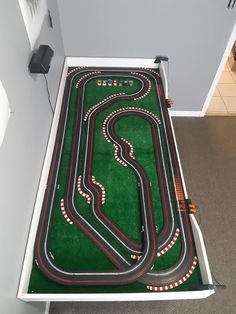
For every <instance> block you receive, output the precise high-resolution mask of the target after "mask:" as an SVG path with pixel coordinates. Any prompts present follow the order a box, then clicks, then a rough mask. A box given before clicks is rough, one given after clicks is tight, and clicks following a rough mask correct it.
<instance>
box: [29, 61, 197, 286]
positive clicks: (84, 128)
mask: <svg viewBox="0 0 236 314" xmlns="http://www.w3.org/2000/svg"><path fill="white" fill-rule="evenodd" d="M113 77H115V78H123V77H125V78H127V79H129V80H134V81H137V82H138V83H139V88H138V90H136V91H135V92H134V93H130V94H127V93H124V92H122V93H115V94H112V95H109V96H108V97H106V98H104V99H102V100H100V101H99V102H98V103H96V104H95V105H93V106H90V108H89V109H87V110H85V108H84V103H85V98H86V86H87V84H88V83H89V82H91V81H92V80H94V81H96V80H98V79H99V80H103V79H107V78H113ZM75 81H76V89H77V95H76V109H75V114H74V121H73V132H72V135H71V137H72V139H71V148H70V153H69V157H68V158H69V159H68V165H69V166H68V171H67V178H66V184H65V193H64V198H63V199H61V203H60V206H61V211H62V214H63V216H64V218H65V220H66V222H67V223H68V224H69V225H76V226H77V227H78V229H79V230H80V231H82V232H83V233H84V234H85V235H86V236H87V237H88V238H89V239H90V240H91V241H92V242H93V243H94V245H95V246H96V247H98V248H99V249H100V250H101V251H102V252H103V253H104V255H105V256H106V257H107V258H108V259H109V260H110V261H111V262H112V263H113V264H114V266H115V269H112V270H110V271H109V270H107V269H106V270H99V271H96V269H95V270H92V271H91V270H90V271H80V270H79V269H76V270H73V271H71V270H68V269H66V268H65V269H64V268H63V267H61V266H59V265H57V263H56V262H55V260H54V258H53V256H52V254H50V248H49V244H48V237H49V233H50V227H51V223H52V221H51V220H52V216H53V215H52V213H53V200H54V196H55V192H56V189H57V178H58V172H59V167H60V162H61V158H62V147H63V144H64V141H65V140H66V138H65V130H66V127H67V117H68V110H69V99H70V94H71V90H72V85H73V82H75ZM152 88H154V89H155V95H156V99H157V102H158V103H159V104H160V113H161V116H160V117H158V116H157V115H156V114H154V113H153V112H151V111H149V110H147V109H145V108H141V107H140V106H137V107H134V106H133V105H132V106H129V103H132V104H133V101H136V102H137V104H138V101H139V100H140V99H145V97H146V96H147V95H148V94H149V92H150V90H151V89H152ZM117 102H122V104H123V105H122V107H121V108H119V109H115V110H112V107H113V105H114V104H116V103H117ZM107 108H110V109H111V110H112V111H111V112H110V113H109V114H108V115H107V116H106V118H105V119H104V120H103V123H102V125H100V129H98V128H97V125H96V121H97V119H98V117H99V115H100V114H101V113H102V112H103V111H104V110H106V109H107ZM126 117H130V118H132V117H136V118H138V119H140V120H143V121H145V123H146V124H147V125H148V127H149V129H150V132H151V135H152V146H153V153H154V158H155V169H156V176H157V180H158V184H159V193H160V199H161V205H162V211H163V226H162V228H161V230H158V229H157V228H156V225H157V222H156V221H155V217H154V216H155V215H154V212H155V210H161V209H155V208H154V206H153V201H152V191H151V187H150V181H149V178H148V174H147V173H146V171H145V169H144V167H143V166H142V165H141V164H140V163H139V162H138V157H137V159H136V156H135V150H134V149H133V146H132V143H129V142H128V141H127V140H126V139H125V138H122V137H120V136H119V134H118V133H117V132H116V125H117V124H118V123H119V121H122V120H124V119H125V118H126ZM96 132H102V134H103V136H104V141H107V142H108V143H109V144H108V145H113V150H114V162H118V163H120V164H121V165H122V166H123V167H128V168H129V169H130V170H131V171H132V172H133V174H134V175H135V177H136V182H137V189H138V194H139V204H140V219H141V228H142V237H141V240H142V241H141V242H138V241H135V240H134V239H131V238H130V237H129V236H128V234H127V233H126V232H125V231H124V230H122V229H121V228H120V227H119V226H118V225H117V224H116V223H115V222H114V221H113V220H112V219H111V218H109V215H107V214H106V213H105V212H104V211H103V204H104V202H105V201H106V194H105V189H104V187H103V185H102V184H101V183H100V182H97V181H96V178H95V177H94V176H93V158H94V145H95V134H96ZM163 136H164V141H165V145H166V146H167V155H168V158H169V160H170V161H171V162H170V164H171V167H170V168H171V170H170V173H171V175H168V171H167V162H166V158H164V151H163V145H164V144H163ZM79 169H82V170H79ZM170 177H171V178H170ZM124 180H125V178H124ZM173 187H174V192H173ZM107 188H112V187H107ZM127 188H128V187H127ZM78 192H79V194H80V195H81V196H82V197H83V198H85V200H86V201H87V203H88V204H89V209H90V213H91V215H92V217H93V219H94V221H95V222H96V223H91V221H89V220H88V219H87V218H86V217H85V215H84V214H83V211H81V209H80V207H79V206H78V205H77V204H76V202H75V197H76V195H77V194H78ZM173 196H174V200H173ZM114 210H115V209H114ZM127 210H128V209H127ZM189 212H190V211H189V203H188V200H186V198H185V194H184V188H183V182H182V178H181V172H180V167H179V161H178V157H177V152H176V147H175V142H174V137H173V134H172V128H171V122H170V118H169V113H168V108H167V103H166V99H165V96H164V91H163V87H162V82H161V79H160V76H159V74H158V73H157V72H156V71H154V70H151V69H142V68H130V69H129V68H96V67H94V68H86V67H81V68H75V69H73V70H72V71H70V72H69V73H68V75H67V79H66V85H65V90H64V96H63V102H62V107H61V112H60V117H59V122H58V128H57V135H56V139H55V144H54V150H53V155H52V160H51V166H50V170H49V175H48V181H47V188H46V189H45V194H44V200H43V205H42V211H41V216H40V220H39V225H38V231H37V236H36V241H35V248H34V254H35V260H36V262H37V265H38V267H39V268H40V270H41V271H42V272H43V274H44V275H46V276H47V277H48V278H49V279H51V280H53V281H54V282H57V283H59V284H62V285H69V286H70V285H71V286H73V285H81V286H97V285H100V286H106V285H109V286H110V285H124V284H128V283H131V282H134V281H137V282H140V283H143V284H144V285H146V287H147V289H149V290H152V291H165V290H169V289H174V288H176V287H177V286H179V285H181V284H182V283H184V282H185V281H186V280H187V279H188V278H189V277H190V276H191V274H192V273H193V271H194V269H195V267H196V264H197V257H196V252H195V244H194V239H193V234H192V230H191V225H190V220H189ZM127 219H129V218H128V214H127ZM97 225H99V228H97V227H96V226H97ZM101 229H102V230H104V231H105V233H104V232H101ZM177 239H180V241H181V252H180V254H179V256H178V259H177V261H174V263H173V265H171V266H170V267H168V268H167V269H162V270H154V269H153V265H154V263H157V264H158V259H159V258H160V256H162V255H164V254H165V253H166V252H167V251H168V250H171V248H172V247H173V246H174V245H175V242H176V240H177ZM119 247H121V248H122V250H120V249H119ZM124 252H125V253H124ZM80 258H83V256H78V259H80ZM91 267H92V266H91Z"/></svg>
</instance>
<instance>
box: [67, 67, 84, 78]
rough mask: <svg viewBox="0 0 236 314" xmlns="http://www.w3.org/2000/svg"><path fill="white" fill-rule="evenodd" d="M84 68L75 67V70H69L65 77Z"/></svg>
mask: <svg viewBox="0 0 236 314" xmlns="http://www.w3.org/2000/svg"><path fill="white" fill-rule="evenodd" d="M84 68H86V67H85V66H84V67H77V68H75V69H73V70H71V71H70V72H68V73H67V75H66V76H69V75H70V74H72V73H74V72H75V71H77V70H80V69H84Z"/></svg>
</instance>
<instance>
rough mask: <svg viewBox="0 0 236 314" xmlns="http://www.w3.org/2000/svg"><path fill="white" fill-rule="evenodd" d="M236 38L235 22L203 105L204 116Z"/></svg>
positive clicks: (202, 114) (202, 112) (202, 113)
mask: <svg viewBox="0 0 236 314" xmlns="http://www.w3.org/2000/svg"><path fill="white" fill-rule="evenodd" d="M235 40H236V23H234V27H233V30H232V32H231V35H230V37H229V40H228V43H227V45H226V49H225V52H224V54H223V57H222V59H221V61H220V64H219V67H218V70H217V71H216V75H215V77H214V80H213V82H212V84H211V87H210V90H209V92H208V95H207V97H206V100H205V103H204V105H203V107H202V111H201V116H202V117H203V116H205V114H206V111H207V108H208V106H209V104H210V101H211V98H212V96H213V94H214V92H215V90H216V86H217V84H218V82H219V79H220V76H221V73H222V71H223V69H224V66H225V64H226V62H227V59H228V56H229V55H230V51H231V49H232V47H233V44H234V42H235Z"/></svg>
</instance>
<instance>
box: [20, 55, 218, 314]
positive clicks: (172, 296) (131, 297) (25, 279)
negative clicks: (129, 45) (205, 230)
mask: <svg viewBox="0 0 236 314" xmlns="http://www.w3.org/2000/svg"><path fill="white" fill-rule="evenodd" d="M73 59H76V60H77V61H76V62H78V60H79V61H80V60H81V59H83V62H84V63H83V62H82V60H81V63H75V64H73V63H72V59H71V58H66V60H65V64H64V68H63V74H62V77H61V82H60V88H59V91H58V97H57V102H56V108H55V112H54V118H53V123H52V128H51V132H50V138H49V142H48V148H47V152H46V156H45V160H44V165H43V170H42V175H41V179H40V184H39V189H38V193H37V198H36V203H35V209H34V213H33V218H32V222H31V228H30V233H29V237H28V242H27V247H26V252H25V257H24V263H23V268H22V273H21V279H20V285H19V289H18V295H17V297H18V298H19V299H21V300H23V301H26V302H32V301H36V302H40V301H41V302H45V301H47V302H49V301H80V302H82V301H138V300H139V301H145V300H146V301H148V300H178V299H202V298H206V297H208V296H209V295H211V294H212V293H214V290H200V291H184V292H162V293H155V292H147V293H111V294H105V293H104V294H103V293H96V294H94V293H93V294H91V293H90V294H88V293H86V294H84V293H83V294H78V293H76V294H43V293H38V294H30V293H27V291H28V284H29V279H30V274H31V268H32V261H33V248H34V242H35V237H36V233H37V226H38V222H39V217H40V212H41V207H42V202H43V197H44V191H45V187H46V183H47V177H48V173H49V168H50V162H51V158H52V153H53V147H54V142H55V138H56V131H57V125H58V121H59V115H60V110H61V105H62V98H63V92H64V87H65V81H66V72H67V68H68V67H69V66H114V63H110V61H111V59H114V58H109V60H108V61H109V62H107V63H106V62H105V59H104V58H99V60H100V61H102V59H103V61H102V62H100V63H99V62H98V63H97V62H96V61H93V60H96V59H97V58H91V59H90V58H73ZM85 59H86V60H87V59H90V60H88V63H85ZM117 59H119V60H117ZM114 60H117V61H118V62H117V67H118V66H127V67H130V66H138V67H140V66H143V67H151V66H150V64H151V63H149V65H148V62H147V60H149V62H150V60H151V59H143V60H146V61H145V62H146V64H145V65H144V63H143V64H140V63H138V64H137V60H142V59H137V60H135V62H134V63H131V62H130V60H132V59H123V58H115V59H114ZM125 60H126V62H124V61H125ZM127 60H128V61H127ZM121 61H122V65H121V63H120V62H121ZM93 62H94V64H92V63H93ZM152 62H153V63H154V59H152ZM118 64H119V65H118ZM131 64H132V65H131ZM152 66H153V64H152ZM155 67H157V65H156V64H155ZM171 126H172V131H173V135H174V130H173V125H172V120H171ZM174 140H175V135H174ZM175 145H176V140H175ZM176 148H177V146H176ZM177 155H178V150H177ZM178 159H179V155H178ZM179 164H180V160H179ZM180 169H181V175H182V180H183V184H184V190H185V195H186V197H187V191H186V186H185V183H184V178H183V173H182V167H181V164H180ZM196 226H197V223H193V228H194V230H195V231H194V232H195V233H198V232H199V231H200V229H199V227H198V228H197V227H196ZM201 237H202V235H201V236H198V238H199V239H200V238H201ZM198 243H199V244H200V252H203V251H204V250H205V248H204V243H203V241H200V240H199V241H198ZM202 248H204V250H203V249H202ZM204 252H205V251H204ZM200 255H201V253H200ZM202 256H203V258H205V259H204V260H203V262H202V263H201V266H202V267H203V270H202V271H203V274H204V278H205V279H206V282H208V283H210V282H211V281H210V279H211V278H210V277H209V276H208V275H209V274H208V272H207V271H206V270H205V269H204V268H205V265H204V263H205V262H206V263H207V269H209V265H208V260H207V258H206V252H205V254H204V253H202ZM205 274H206V275H205ZM205 279H204V280H205ZM208 279H209V280H208ZM207 280H208V281H207ZM47 307H48V308H49V305H46V309H47ZM45 313H46V312H45Z"/></svg>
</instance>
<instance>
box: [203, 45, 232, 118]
mask: <svg viewBox="0 0 236 314" xmlns="http://www.w3.org/2000/svg"><path fill="white" fill-rule="evenodd" d="M206 115H208V116H217V115H223V116H230V115H236V43H234V46H233V48H232V50H231V52H230V55H229V57H228V59H227V62H226V64H225V66H224V69H223V71H222V73H221V76H220V79H219V81H218V83H217V86H216V89H215V92H214V94H213V97H212V98H211V101H210V104H209V106H208V108H207V111H206Z"/></svg>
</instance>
